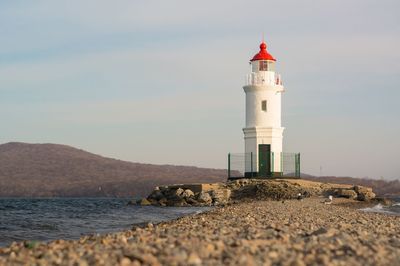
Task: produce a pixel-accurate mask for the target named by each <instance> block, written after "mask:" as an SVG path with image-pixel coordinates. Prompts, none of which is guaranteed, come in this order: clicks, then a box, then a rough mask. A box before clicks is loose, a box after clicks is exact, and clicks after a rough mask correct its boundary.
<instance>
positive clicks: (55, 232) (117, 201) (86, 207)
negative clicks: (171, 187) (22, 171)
mask: <svg viewBox="0 0 400 266" xmlns="http://www.w3.org/2000/svg"><path fill="white" fill-rule="evenodd" d="M129 200H130V199H127V198H0V247H1V246H7V245H9V244H11V243H12V242H13V241H23V240H28V241H50V240H55V239H79V238H80V236H82V235H89V234H104V233H109V232H116V231H122V230H126V229H130V228H132V226H133V225H140V224H146V223H149V222H151V223H158V222H162V221H168V220H172V219H176V218H179V217H182V216H185V215H189V214H194V213H200V212H203V211H206V210H208V209H210V208H207V207H185V208H182V207H181V208H179V207H168V208H162V207H154V206H134V205H127V203H128V202H129Z"/></svg>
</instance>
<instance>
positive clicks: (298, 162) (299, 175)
mask: <svg viewBox="0 0 400 266" xmlns="http://www.w3.org/2000/svg"><path fill="white" fill-rule="evenodd" d="M298 156H299V161H298V164H299V166H298V169H299V174H298V177H300V176H301V172H300V152H299V155H298Z"/></svg>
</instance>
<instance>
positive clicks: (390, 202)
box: [373, 197, 394, 206]
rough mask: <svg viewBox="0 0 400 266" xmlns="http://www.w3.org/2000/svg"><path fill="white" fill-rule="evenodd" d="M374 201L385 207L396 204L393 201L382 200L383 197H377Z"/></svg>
mask: <svg viewBox="0 0 400 266" xmlns="http://www.w3.org/2000/svg"><path fill="white" fill-rule="evenodd" d="M373 200H374V201H375V202H377V203H380V204H382V205H385V206H391V205H392V204H393V203H394V201H393V200H392V199H388V198H382V197H375V198H374V199H373Z"/></svg>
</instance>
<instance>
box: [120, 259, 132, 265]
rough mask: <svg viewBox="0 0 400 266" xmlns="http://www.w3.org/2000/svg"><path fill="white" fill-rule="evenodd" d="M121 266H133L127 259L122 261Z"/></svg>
mask: <svg viewBox="0 0 400 266" xmlns="http://www.w3.org/2000/svg"><path fill="white" fill-rule="evenodd" d="M119 265H120V266H129V265H131V260H130V259H129V258H127V257H124V258H122V259H121V261H120V262H119Z"/></svg>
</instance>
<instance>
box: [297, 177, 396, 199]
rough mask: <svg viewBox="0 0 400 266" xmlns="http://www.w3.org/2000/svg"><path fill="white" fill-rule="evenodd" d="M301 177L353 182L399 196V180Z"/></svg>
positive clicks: (314, 179) (342, 182) (346, 182)
mask: <svg viewBox="0 0 400 266" xmlns="http://www.w3.org/2000/svg"><path fill="white" fill-rule="evenodd" d="M302 178H303V179H308V180H312V181H318V182H328V183H337V184H354V185H362V186H367V187H371V188H372V189H373V191H374V192H375V193H376V194H377V195H379V196H388V197H389V196H396V197H400V181H399V180H391V181H389V180H378V179H369V178H354V177H336V176H320V177H317V176H310V175H305V176H302Z"/></svg>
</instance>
